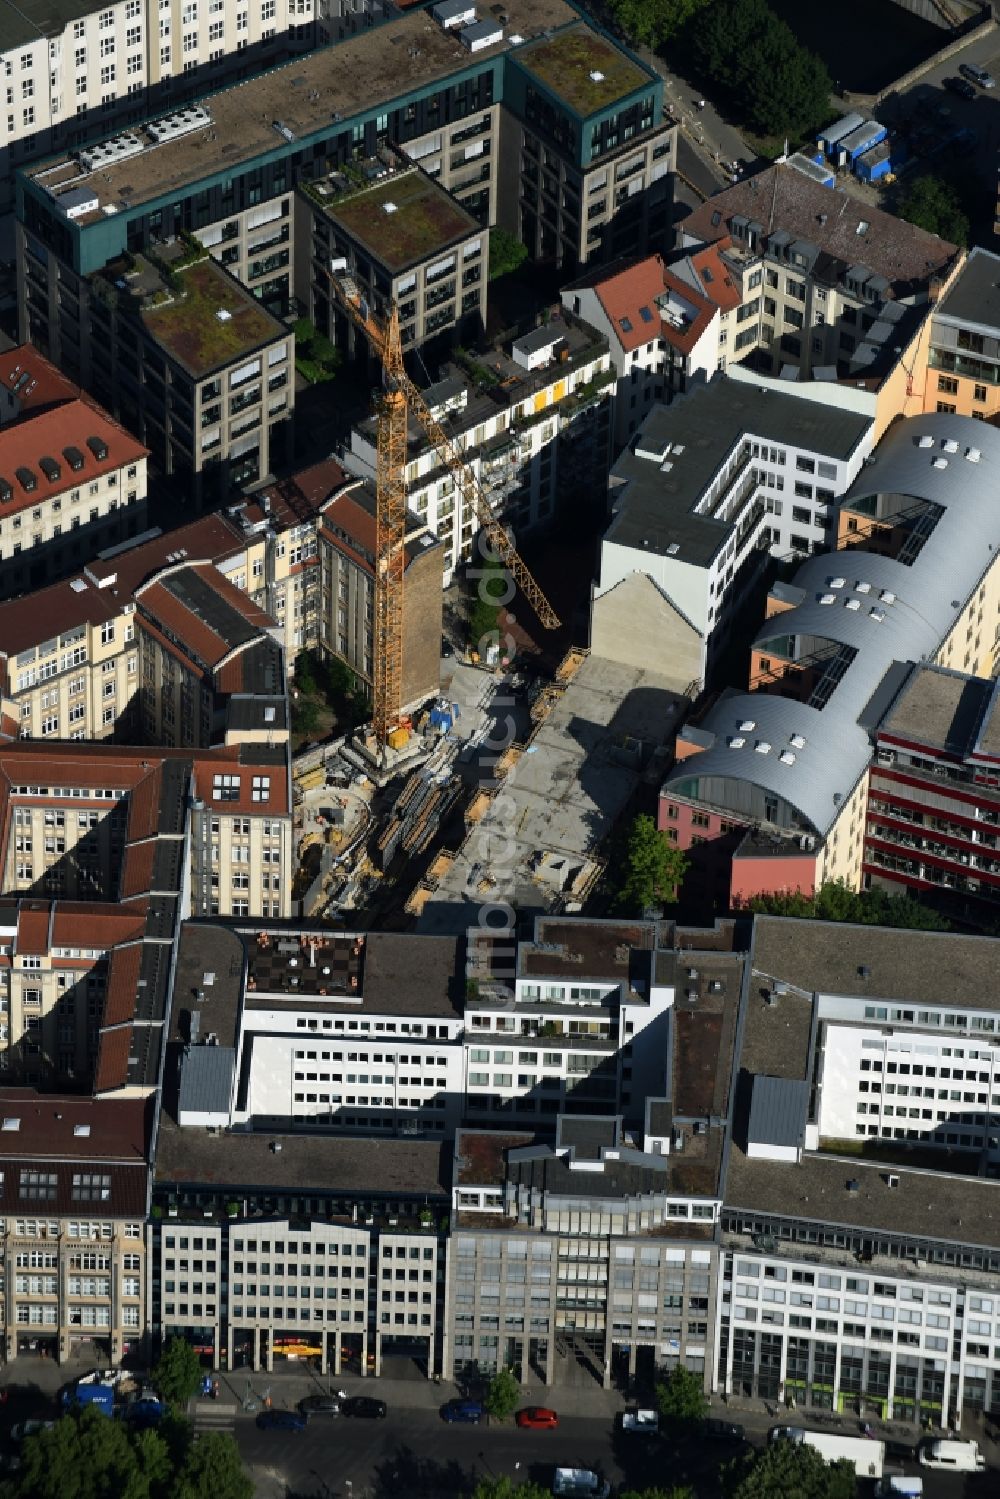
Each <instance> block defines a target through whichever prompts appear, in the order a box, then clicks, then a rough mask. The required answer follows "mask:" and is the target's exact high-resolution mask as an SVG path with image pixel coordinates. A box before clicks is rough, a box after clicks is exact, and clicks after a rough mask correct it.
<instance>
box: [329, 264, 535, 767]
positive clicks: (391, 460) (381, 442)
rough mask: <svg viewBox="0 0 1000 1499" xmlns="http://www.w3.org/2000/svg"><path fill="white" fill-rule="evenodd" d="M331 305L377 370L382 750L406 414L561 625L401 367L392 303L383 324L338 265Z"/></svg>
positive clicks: (396, 633) (398, 633) (397, 633)
mask: <svg viewBox="0 0 1000 1499" xmlns="http://www.w3.org/2000/svg"><path fill="white" fill-rule="evenodd" d="M327 274H328V275H329V277H330V281H331V283H332V285H333V290H334V293H335V295H336V298H337V301H338V302H339V304H340V306H341V307H342V308H343V309H344V311H345V312H346V313H347V315H348V316H349V317H350V319H351V321H352V322H353V323H354V325H355V327H357V328H358V329H360V331H361V332H362V333H363V334H364V336H365V338H366V339H367V341H368V344H369V346H370V347H371V349H372V351H373V353H375V354H376V356H377V357H378V359H379V360H380V361H381V364H382V387H383V388H382V395H381V397H380V399H379V403H378V417H377V420H378V436H377V460H376V468H375V494H376V501H375V537H376V541H375V611H374V612H375V635H374V640H373V643H372V644H373V649H372V667H373V671H372V676H373V686H374V691H373V699H374V701H373V714H372V727H373V730H374V734H375V740H376V743H377V744H378V745H379V746H380V747H381V746H384V745H385V743H386V741H387V739H388V736H389V733H390V732H391V730H392V729H393V728H395V727H396V725H397V724H398V723H399V719H400V710H401V707H402V687H403V571H404V564H405V534H406V445H407V412H408V411H412V412H413V414H414V416H415V417H416V418H417V421H418V422H419V423H420V425H421V427H422V428H423V430H424V432H425V434H426V436H427V439H428V441H429V442H430V443H431V445H432V447H433V448H434V450H435V451H436V453H437V454H438V457H439V458H440V459H441V461H442V463H443V464H444V465H445V467H446V468H447V469H448V471H449V472H450V474H451V475H452V478H453V479H454V480H455V484H456V486H457V487H458V490H459V493H460V495H461V497H462V500H463V501H464V503H465V504H466V505H468V504H470V503H471V504H472V505H474V506H475V509H476V514H477V515H478V517H479V525H480V528H481V529H482V530H483V531H484V532H485V533H486V537H487V540H488V541H489V543H490V546H491V547H492V549H493V552H494V554H495V556H496V557H497V559H498V561H500V562H501V563H502V564H503V566H504V567H506V568H507V570H508V572H509V573H510V575H511V577H512V578H513V580H514V583H515V585H516V586H517V587H518V588H519V589H520V590H521V592H522V593H523V594H524V596H525V598H526V599H527V600H528V602H529V603H530V604H531V606H532V608H533V609H534V611H535V613H536V614H537V616H538V618H539V620H540V621H541V623H542V624H543V625H544V627H545V628H546V629H547V630H555V629H558V627H559V617H558V615H557V614H556V612H555V610H554V609H553V608H552V605H551V604H550V603H549V601H548V599H547V598H546V597H545V595H544V593H543V592H542V590H541V589H540V588H539V586H538V584H537V583H536V582H535V579H534V578H533V577H532V575H531V573H530V572H529V570H528V568H527V567H526V566H525V564H524V562H523V561H522V560H521V558H520V557H519V556H518V554H517V550H516V548H515V547H514V543H513V542H512V540H511V538H510V535H509V533H508V531H507V528H506V526H504V525H503V524H502V522H501V521H500V520H499V519H498V518H497V516H496V515H495V514H494V513H493V507H492V506H491V504H490V502H489V499H488V497H487V495H486V494H485V492H484V490H483V488H482V486H481V485H480V483H479V480H478V479H477V477H476V475H475V474H474V473H473V471H472V469H471V468H470V467H469V466H468V464H467V463H466V462H465V460H464V459H463V457H462V454H461V453H460V452H459V450H458V448H456V446H455V444H454V443H453V442H452V440H451V438H450V437H449V436H448V434H447V433H446V432H445V431H444V429H443V427H442V426H441V424H440V422H439V421H437V419H436V418H435V417H434V415H433V413H432V412H431V409H430V407H429V406H428V405H427V402H426V401H425V400H424V398H423V396H422V395H421V394H420V392H419V390H418V389H417V387H416V386H415V385H414V383H413V381H412V380H411V379H410V377H409V375H408V374H407V373H406V369H405V367H404V365H403V350H402V344H401V342H400V336H399V312H398V310H397V308H396V305H395V303H394V304H393V306H392V309H391V311H390V313H389V317H388V319H387V320H386V321H385V322H382V321H381V320H380V319H379V318H378V317H376V315H375V313H374V312H373V310H372V308H371V306H370V304H369V303H368V301H367V300H366V299H365V298H364V297H363V296H362V295H361V292H360V290H359V288H358V285H357V282H356V281H354V280H353V278H352V277H351V276H349V275H347V274H346V272H345V265H344V262H342V261H334V262H332V265H331V269H330V271H329V272H328V273H327Z"/></svg>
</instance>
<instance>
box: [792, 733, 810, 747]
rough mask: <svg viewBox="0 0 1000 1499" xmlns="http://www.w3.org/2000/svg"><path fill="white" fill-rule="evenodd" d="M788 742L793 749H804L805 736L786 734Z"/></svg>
mask: <svg viewBox="0 0 1000 1499" xmlns="http://www.w3.org/2000/svg"><path fill="white" fill-rule="evenodd" d="M788 742H789V744H790V745H791V746H792V748H793V749H805V747H806V736H805V735H804V734H790V735H789V736H788Z"/></svg>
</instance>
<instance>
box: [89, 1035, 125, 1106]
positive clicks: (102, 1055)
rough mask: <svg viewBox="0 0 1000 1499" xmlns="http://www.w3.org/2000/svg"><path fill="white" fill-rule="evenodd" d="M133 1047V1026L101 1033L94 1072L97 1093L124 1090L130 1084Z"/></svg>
mask: <svg viewBox="0 0 1000 1499" xmlns="http://www.w3.org/2000/svg"><path fill="white" fill-rule="evenodd" d="M131 1047H132V1027H131V1025H119V1026H115V1027H114V1029H113V1030H105V1031H101V1033H100V1036H99V1037H98V1043H97V1067H96V1068H95V1070H94V1092H95V1093H109V1092H111V1090H112V1089H114V1088H124V1086H125V1084H126V1083H127V1082H128V1059H129V1053H130V1051H131Z"/></svg>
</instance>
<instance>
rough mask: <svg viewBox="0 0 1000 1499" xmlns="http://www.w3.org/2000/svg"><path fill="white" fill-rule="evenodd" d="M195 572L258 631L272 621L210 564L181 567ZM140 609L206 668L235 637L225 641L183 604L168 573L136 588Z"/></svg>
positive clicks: (217, 660) (226, 651)
mask: <svg viewBox="0 0 1000 1499" xmlns="http://www.w3.org/2000/svg"><path fill="white" fill-rule="evenodd" d="M183 571H184V572H190V573H193V574H194V575H196V576H197V577H198V578H200V579H201V581H202V582H203V583H205V584H206V585H207V586H208V587H209V588H210V589H211V590H212V593H213V594H214V595H215V596H216V597H217V598H218V599H219V600H220V601H221V602H222V604H223V605H225V606H228V608H230V609H231V610H233V612H234V613H236V614H238V615H239V616H240V618H241V619H244V620H245V621H246V622H247V624H249V625H251V626H254V627H255V628H257V629H260V630H266V629H269V628H270V627H271V626H273V624H274V620H273V619H272V618H271V616H270V615H269V614H268V613H267V612H266V610H264V609H261V608H260V607H259V606H258V605H257V604H255V603H254V602H253V600H252V599H251V598H250V597H249V596H248V595H247V594H245V593H244V592H243V590H242V589H240V588H237V587H236V585H235V584H234V583H231V582H230V581H229V579H228V578H226V577H224V576H223V574H222V573H220V572H219V570H218V569H217V568H215V567H213V566H211V565H210V564H198V565H197V566H193V567H190V568H185V569H184V570H183ZM137 598H139V599H140V600H141V602H142V607H143V610H144V611H145V612H146V613H147V614H149V615H150V616H151V617H152V619H153V620H154V621H155V622H156V623H158V624H160V625H161V626H162V627H163V628H164V629H165V630H166V632H167V633H168V634H169V635H170V636H172V637H173V638H174V640H175V641H177V642H180V644H181V645H183V646H184V647H186V649H187V650H188V651H189V652H190V654H191V656H192V657H193V659H194V660H195V661H196V662H198V663H200V664H202V665H204V666H206V667H208V668H209V669H211V668H213V667H215V666H217V665H218V664H219V663H220V662H221V661H222V660H224V658H225V657H226V656H228V655H229V653H230V651H231V650H233V648H234V646H235V645H237V644H239V640H235V641H234V640H227V639H225V637H224V636H222V635H220V634H219V632H218V630H216V629H214V628H213V626H211V625H209V624H208V623H207V622H206V621H205V620H204V619H202V618H201V616H200V615H199V614H196V613H195V612H194V611H193V610H192V609H191V608H189V607H188V605H187V604H186V603H184V601H183V599H181V598H179V597H178V596H177V594H176V593H175V592H174V591H173V590H172V589H171V587H170V580H169V576H168V577H167V578H164V579H157V580H154V581H153V582H151V583H146V584H144V585H143V587H142V588H140V589H138V590H137Z"/></svg>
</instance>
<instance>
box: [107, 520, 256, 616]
mask: <svg viewBox="0 0 1000 1499" xmlns="http://www.w3.org/2000/svg"><path fill="white" fill-rule="evenodd" d="M242 547H243V538H242V535H241V533H240V531H239V529H238V528H237V527H236V526H234V525H233V523H232V521H230V520H228V519H227V518H226V516H224V515H203V516H202V517H201V518H200V520H196V521H191V522H190V524H189V525H186V526H178V528H177V530H176V531H166V532H164V534H163V535H162V536H154V537H152V538H151V539H150V540H149V541H144V542H143V543H142V544H141V545H140V546H135V547H129V549H128V551H124V552H116V554H115V555H114V557H107V558H105V559H104V560H103V561H101V560H100V559H98V560H96V561H94V562H88V564H87V566H86V568H85V570H84V575H85V576H86V577H88V578H91V579H93V581H94V582H95V583H97V584H104V586H105V587H107V588H108V589H109V590H110V591H111V592H112V597H115V596H117V597H118V598H130V597H131V596H132V594H133V593H135V591H136V589H137V588H139V587H140V586H141V584H143V583H145V582H146V581H147V580H148V579H149V578H151V577H152V576H153V575H154V573H158V572H160V571H161V570H162V569H163V568H164V567H169V566H171V563H170V562H169V561H168V559H169V558H171V557H176V554H177V553H178V552H180V553H183V559H177V560H184V561H186V562H189V563H195V562H215V561H217V560H219V559H221V558H223V557H231V556H232V555H233V553H234V552H238V551H241V550H242ZM115 590H117V595H116V594H115V592H114V591H115Z"/></svg>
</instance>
